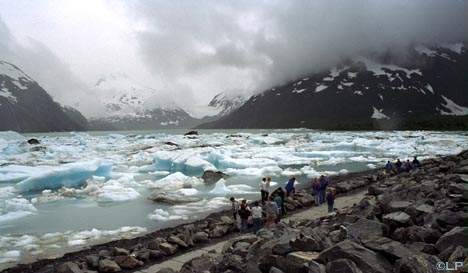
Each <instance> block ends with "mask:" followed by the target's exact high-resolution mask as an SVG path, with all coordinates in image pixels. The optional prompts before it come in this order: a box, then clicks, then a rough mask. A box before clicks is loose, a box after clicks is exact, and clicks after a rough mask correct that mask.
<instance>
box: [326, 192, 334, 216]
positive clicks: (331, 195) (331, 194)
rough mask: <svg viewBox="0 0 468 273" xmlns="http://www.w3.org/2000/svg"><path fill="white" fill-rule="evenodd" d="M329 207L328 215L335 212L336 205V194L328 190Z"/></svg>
mask: <svg viewBox="0 0 468 273" xmlns="http://www.w3.org/2000/svg"><path fill="white" fill-rule="evenodd" d="M326 199H327V205H328V213H332V212H333V205H334V204H335V193H334V191H333V190H332V189H328V190H327V196H326Z"/></svg>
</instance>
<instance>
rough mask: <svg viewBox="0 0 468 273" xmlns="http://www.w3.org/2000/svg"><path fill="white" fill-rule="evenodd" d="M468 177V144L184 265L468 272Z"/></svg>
mask: <svg viewBox="0 0 468 273" xmlns="http://www.w3.org/2000/svg"><path fill="white" fill-rule="evenodd" d="M467 183H468V151H465V152H463V153H461V154H459V155H457V156H449V157H445V158H437V159H433V160H428V161H426V162H425V164H424V165H423V166H422V168H420V169H419V170H417V171H415V172H411V173H402V174H399V175H396V176H392V177H387V178H384V179H381V180H378V181H376V183H374V184H372V185H371V186H369V187H368V194H367V196H366V197H364V198H363V199H362V200H361V201H360V202H359V203H358V204H356V205H354V206H352V207H350V208H346V209H342V210H339V211H338V212H337V214H336V215H332V216H326V217H322V218H319V219H313V220H308V219H304V220H301V221H289V222H288V221H285V222H283V223H281V224H279V225H278V226H277V227H276V228H274V229H270V230H268V229H262V230H260V231H259V232H258V233H257V234H256V235H253V234H252V235H246V236H243V237H238V238H235V239H232V240H231V241H229V243H228V244H225V246H224V248H223V250H222V252H221V253H207V254H204V255H202V256H200V257H196V258H194V259H192V260H190V261H188V262H186V263H185V264H184V265H183V266H182V268H181V270H180V271H179V272H180V273H196V272H200V273H201V272H205V273H206V272H210V273H233V272H236V273H239V272H246V273H247V272H248V273H257V272H258V273H260V272H269V273H281V272H290V273H325V272H326V273H332V272H349V273H370V272H375V273H387V272H388V273H390V272H392V273H431V272H433V273H436V272H468V258H467V249H466V248H465V247H466V246H468V227H467V225H466V224H467V220H468V213H467V211H466V209H467V206H466V205H467V202H468V184H467ZM447 268H449V269H452V270H451V271H445V269H447ZM159 272H160V273H163V272H164V273H168V272H174V271H172V270H171V269H162V270H160V271H159Z"/></svg>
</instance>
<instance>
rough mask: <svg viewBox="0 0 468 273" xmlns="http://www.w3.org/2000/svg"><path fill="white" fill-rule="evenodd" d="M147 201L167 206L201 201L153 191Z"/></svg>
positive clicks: (190, 197)
mask: <svg viewBox="0 0 468 273" xmlns="http://www.w3.org/2000/svg"><path fill="white" fill-rule="evenodd" d="M148 199H150V200H151V201H153V202H156V203H163V204H169V205H177V204H185V203H193V202H197V201H200V200H201V199H200V198H198V197H194V196H185V195H181V194H174V193H165V192H160V190H155V191H154V192H153V193H151V195H150V196H149V197H148Z"/></svg>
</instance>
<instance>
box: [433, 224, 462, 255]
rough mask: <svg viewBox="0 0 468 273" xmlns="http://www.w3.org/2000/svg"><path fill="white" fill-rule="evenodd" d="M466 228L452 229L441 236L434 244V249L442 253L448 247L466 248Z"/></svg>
mask: <svg viewBox="0 0 468 273" xmlns="http://www.w3.org/2000/svg"><path fill="white" fill-rule="evenodd" d="M467 245H468V227H454V228H453V229H452V230H450V231H449V232H447V233H445V234H444V235H442V236H441V237H440V238H439V240H438V241H437V243H436V245H435V246H436V248H437V249H438V250H439V251H443V250H444V249H446V248H448V247H449V246H467Z"/></svg>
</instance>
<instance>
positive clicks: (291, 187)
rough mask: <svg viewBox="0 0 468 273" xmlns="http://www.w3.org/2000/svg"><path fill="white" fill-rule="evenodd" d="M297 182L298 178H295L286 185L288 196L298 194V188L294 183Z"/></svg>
mask: <svg viewBox="0 0 468 273" xmlns="http://www.w3.org/2000/svg"><path fill="white" fill-rule="evenodd" d="M295 182H296V178H295V177H293V178H291V179H289V180H288V183H286V187H285V189H286V196H290V195H294V193H296V188H295V186H294V183H295Z"/></svg>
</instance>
